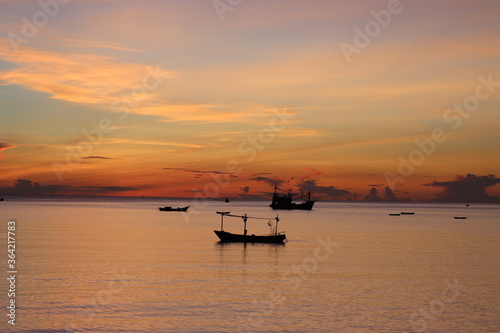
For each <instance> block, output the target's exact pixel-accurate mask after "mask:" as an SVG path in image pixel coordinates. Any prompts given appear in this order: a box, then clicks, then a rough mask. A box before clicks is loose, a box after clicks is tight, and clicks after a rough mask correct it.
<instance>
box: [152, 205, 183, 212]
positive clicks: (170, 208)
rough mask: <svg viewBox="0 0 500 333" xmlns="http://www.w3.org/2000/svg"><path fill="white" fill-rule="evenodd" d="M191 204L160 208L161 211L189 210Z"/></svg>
mask: <svg viewBox="0 0 500 333" xmlns="http://www.w3.org/2000/svg"><path fill="white" fill-rule="evenodd" d="M189 207H190V206H186V207H177V208H172V207H168V206H166V207H159V208H158V209H159V210H160V212H187V210H188V209H189Z"/></svg>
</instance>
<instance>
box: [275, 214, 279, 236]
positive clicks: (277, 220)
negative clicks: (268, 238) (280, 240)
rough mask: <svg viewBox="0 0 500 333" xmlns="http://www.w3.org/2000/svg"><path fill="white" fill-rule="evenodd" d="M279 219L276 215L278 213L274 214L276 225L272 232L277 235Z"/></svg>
mask: <svg viewBox="0 0 500 333" xmlns="http://www.w3.org/2000/svg"><path fill="white" fill-rule="evenodd" d="M279 221H280V219H279V217H278V214H276V226H275V228H274V234H275V235H277V234H278V222H279Z"/></svg>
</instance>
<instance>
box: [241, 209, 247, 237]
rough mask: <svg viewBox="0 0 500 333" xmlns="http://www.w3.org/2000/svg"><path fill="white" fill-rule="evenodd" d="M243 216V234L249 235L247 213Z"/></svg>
mask: <svg viewBox="0 0 500 333" xmlns="http://www.w3.org/2000/svg"><path fill="white" fill-rule="evenodd" d="M242 218H243V235H245V236H246V235H247V214H245V215H243V216H242Z"/></svg>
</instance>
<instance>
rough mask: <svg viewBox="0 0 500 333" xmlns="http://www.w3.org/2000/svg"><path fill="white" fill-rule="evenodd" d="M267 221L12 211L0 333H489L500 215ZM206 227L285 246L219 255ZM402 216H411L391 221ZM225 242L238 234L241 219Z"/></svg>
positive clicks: (493, 208) (85, 202) (477, 211)
mask: <svg viewBox="0 0 500 333" xmlns="http://www.w3.org/2000/svg"><path fill="white" fill-rule="evenodd" d="M185 205H190V206H191V207H190V208H189V210H188V212H160V211H159V210H158V207H160V206H172V207H180V206H185ZM268 205H269V202H266V201H238V200H232V201H230V202H228V203H226V202H223V201H215V200H212V201H201V200H199V201H193V200H192V199H176V200H174V199H159V198H116V197H93V198H87V197H85V198H82V197H80V198H59V197H55V198H48V197H40V198H8V201H3V202H0V241H1V243H0V287H1V288H0V302H1V307H0V320H1V323H0V331H1V332H26V333H27V332H33V333H35V332H36V333H56V332H99V333H101V332H102V333H104V332H106V333H107V332H113V333H117V332H141V333H143V332H144V333H146V332H148V333H149V332H150V333H154V332H176V333H194V332H220V333H226V332H266V333H267V332H276V333H278V332H279V333H281V332H290V333H292V332H293V333H299V332H304V333H306V332H307V333H310V332H322V333H324V332H348V333H350V332H398V333H401V332H443V333H444V332H450V333H451V332H453V333H457V332H467V333H469V332H492V333H493V332H500V205H493V204H475V203H471V204H470V205H468V206H467V205H465V204H445V203H367V202H321V201H320V202H317V203H316V204H315V206H314V209H313V210H311V211H283V210H280V211H274V210H272V209H271V208H269V207H268ZM217 211H229V212H231V214H234V215H242V214H248V216H249V217H261V218H264V219H251V218H250V219H249V220H248V222H247V229H248V232H249V234H266V233H269V232H270V230H273V228H275V220H274V218H275V217H276V216H277V214H278V216H279V219H280V220H279V224H278V229H279V230H278V231H283V232H286V236H287V241H286V242H285V243H284V244H282V245H274V244H237V243H235V244H220V243H219V242H218V238H217V236H216V235H215V233H214V232H213V230H218V229H220V222H221V221H220V220H221V219H220V218H221V216H220V215H218V214H216V212H217ZM401 212H413V213H414V214H403V215H399V216H390V215H389V214H395V213H401ZM455 216H461V217H467V218H466V219H455V218H454V217H455ZM9 228H10V229H9ZM224 230H226V231H229V232H235V233H242V231H243V221H242V219H240V218H238V217H226V218H225V219H224ZM8 232H11V233H10V234H9V233H8ZM8 237H10V238H8ZM9 245H14V247H12V246H9ZM8 260H13V261H10V262H9V261H8ZM10 265H12V266H10ZM12 301H14V302H12ZM12 304H14V306H13V305H12Z"/></svg>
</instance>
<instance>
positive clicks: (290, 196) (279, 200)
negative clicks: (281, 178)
mask: <svg viewBox="0 0 500 333" xmlns="http://www.w3.org/2000/svg"><path fill="white" fill-rule="evenodd" d="M279 191H281V192H282V193H279ZM283 192H284V193H283ZM294 196H295V193H293V192H292V190H288V191H283V190H280V189H279V188H278V187H277V186H275V187H274V193H273V199H272V202H271V204H270V205H269V207H271V208H272V209H301V210H311V209H312V208H313V205H314V203H315V202H316V200H311V192H307V193H306V194H302V195H300V196H299V197H300V199H302V202H300V203H296V202H294V200H295V198H294Z"/></svg>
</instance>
